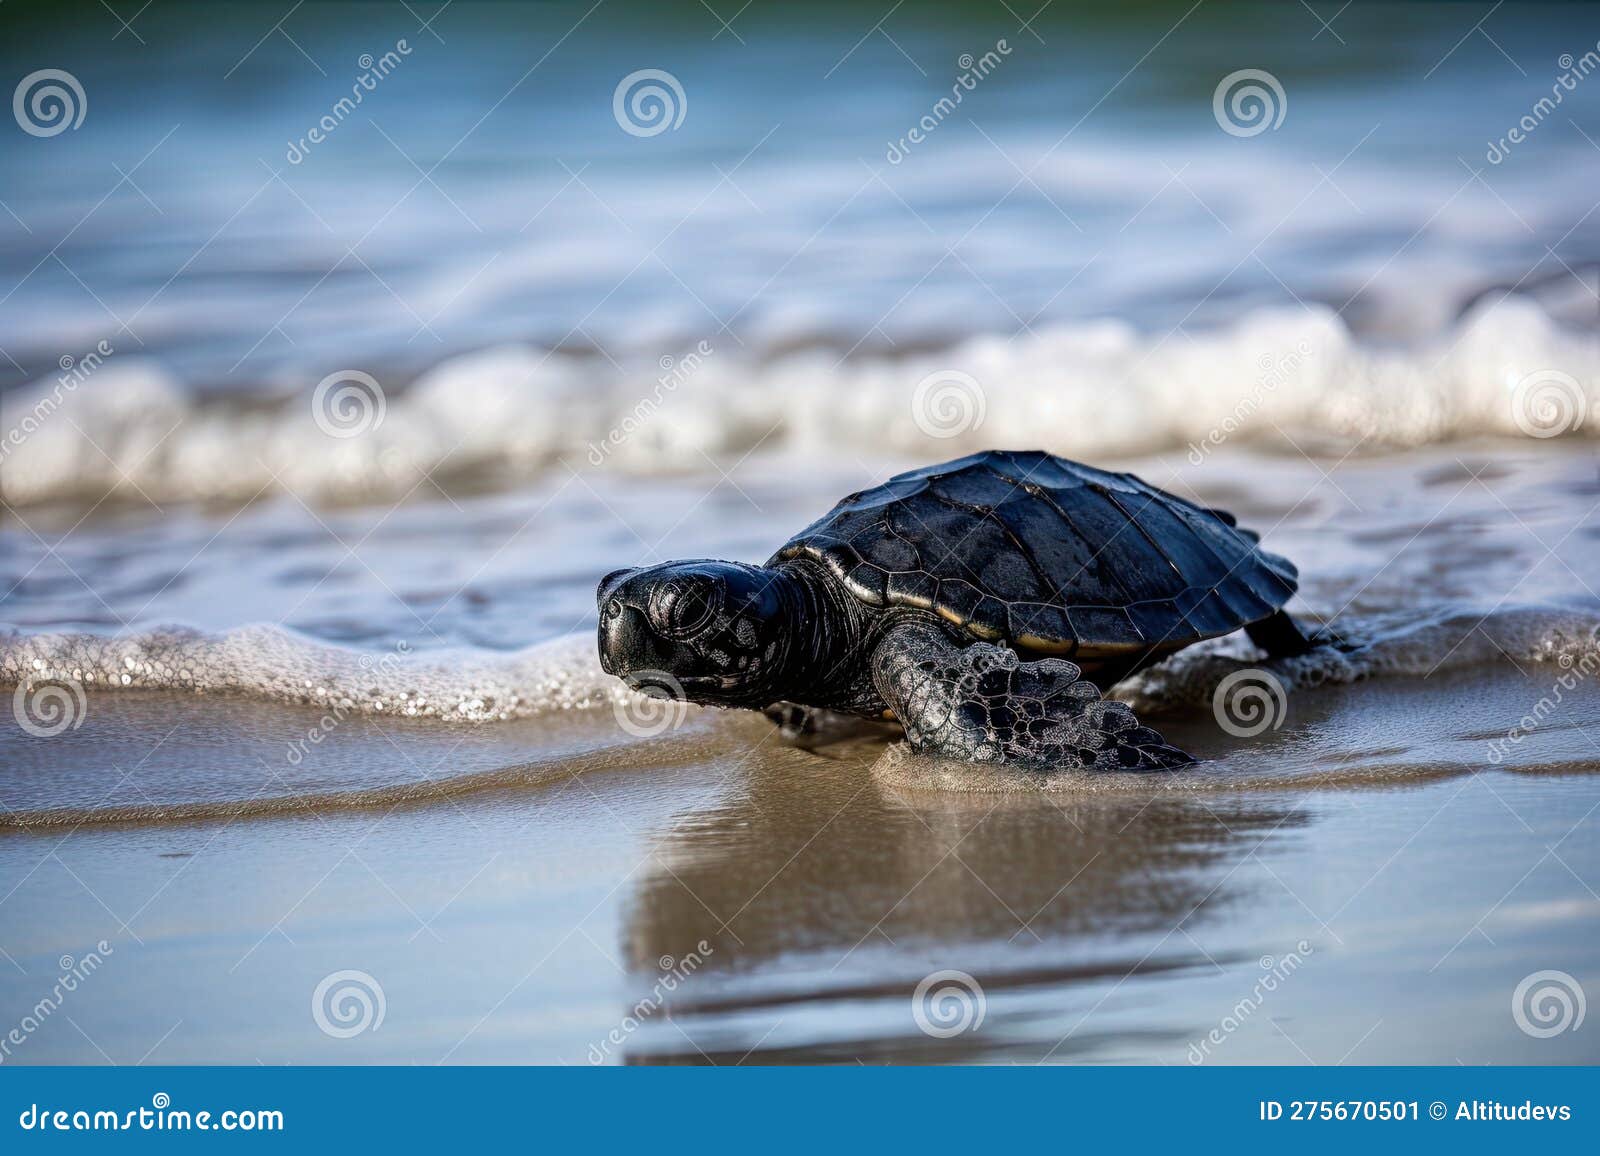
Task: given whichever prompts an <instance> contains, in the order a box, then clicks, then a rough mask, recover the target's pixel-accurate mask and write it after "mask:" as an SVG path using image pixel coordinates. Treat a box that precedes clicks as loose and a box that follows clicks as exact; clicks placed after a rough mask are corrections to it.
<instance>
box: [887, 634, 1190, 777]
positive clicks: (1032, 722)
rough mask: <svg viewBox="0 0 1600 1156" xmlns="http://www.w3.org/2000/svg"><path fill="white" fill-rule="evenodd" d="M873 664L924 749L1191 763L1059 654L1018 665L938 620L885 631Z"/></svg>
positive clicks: (1041, 764) (1035, 758)
mask: <svg viewBox="0 0 1600 1156" xmlns="http://www.w3.org/2000/svg"><path fill="white" fill-rule="evenodd" d="M872 662H873V681H874V682H875V683H876V684H877V688H878V692H879V693H880V694H882V695H883V697H884V700H885V701H886V702H888V704H889V706H890V707H891V708H892V709H893V710H894V712H895V714H896V715H897V716H898V718H899V719H900V723H901V725H902V726H904V727H905V732H906V739H907V741H908V742H910V744H911V746H912V749H914V750H916V751H918V752H921V753H924V754H929V755H937V756H941V757H943V758H950V759H962V760H964V761H967V762H977V763H1010V764H1016V765H1021V766H1030V767H1038V768H1041V769H1050V768H1056V767H1063V768H1064V767H1090V768H1093V769H1096V770H1135V771H1142V770H1158V769H1161V768H1166V767H1178V766H1184V765H1186V764H1188V763H1192V762H1194V759H1192V758H1191V757H1190V756H1188V755H1186V754H1184V753H1183V752H1182V751H1180V750H1178V749H1177V748H1176V747H1172V746H1169V745H1168V744H1167V743H1166V741H1165V740H1164V739H1162V737H1161V736H1160V735H1159V734H1157V733H1156V732H1155V731H1153V730H1151V729H1150V728H1149V727H1146V726H1142V725H1140V723H1139V720H1138V719H1137V718H1136V717H1135V716H1134V713H1133V710H1132V708H1131V707H1129V706H1128V705H1127V704H1126V703H1121V702H1114V701H1111V700H1108V699H1104V698H1102V697H1101V696H1100V690H1099V688H1098V687H1096V686H1095V685H1094V684H1093V683H1091V682H1089V681H1087V680H1086V679H1084V678H1082V677H1081V674H1080V671H1079V670H1078V668H1077V667H1076V666H1074V665H1073V664H1072V663H1070V662H1067V661H1065V660H1063V659H1059V658H1048V659H1042V660H1040V661H1037V662H1023V661H1022V660H1020V659H1019V658H1018V657H1017V656H1016V654H1015V653H1013V652H1012V651H1010V650H1008V649H1006V648H1005V647H1002V646H992V645H990V644H988V643H986V642H975V643H972V644H970V645H968V646H961V645H959V644H958V643H955V642H953V641H951V639H950V638H949V636H948V635H946V634H945V633H944V631H942V630H940V629H939V628H938V627H937V626H934V625H932V624H929V623H923V622H913V623H905V624H902V625H900V626H898V627H896V628H895V629H893V630H892V631H890V632H889V633H888V634H887V635H886V636H885V637H884V639H883V641H882V642H880V643H879V644H878V648H877V650H876V651H874V653H873V660H872Z"/></svg>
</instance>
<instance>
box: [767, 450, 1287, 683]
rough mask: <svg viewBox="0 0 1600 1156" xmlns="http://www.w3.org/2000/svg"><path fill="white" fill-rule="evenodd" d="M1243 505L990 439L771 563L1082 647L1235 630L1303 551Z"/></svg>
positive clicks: (803, 538) (868, 596) (1099, 651)
mask: <svg viewBox="0 0 1600 1156" xmlns="http://www.w3.org/2000/svg"><path fill="white" fill-rule="evenodd" d="M1258 541H1259V539H1258V537H1257V536H1256V535H1255V534H1254V533H1252V532H1250V531H1249V530H1241V529H1239V528H1238V527H1237V525H1236V524H1235V523H1234V519H1233V516H1232V515H1231V514H1227V513H1224V512H1222V511H1220V510H1209V509H1206V508H1205V507H1203V506H1197V505H1195V504H1194V503H1192V502H1187V501H1185V500H1183V499H1182V498H1179V497H1176V496H1174V495H1172V494H1169V493H1167V492H1166V491H1164V490H1158V489H1157V488H1156V487H1154V486H1152V485H1150V484H1149V483H1147V482H1144V481H1141V480H1140V479H1138V478H1136V477H1134V476H1133V475H1132V474H1115V473H1108V472H1106V471H1104V470H1097V469H1093V468H1092V467H1089V466H1085V465H1080V464H1079V463H1077V462H1072V461H1068V460H1066V459H1065V458H1058V457H1056V456H1054V455H1053V454H1047V453H1043V452H1040V451H1004V450H992V451H988V452H985V453H979V454H973V455H971V456H970V457H965V458H960V459H958V460H956V461H953V462H947V463H945V464H944V465H937V466H929V467H927V468H925V469H920V470H912V471H911V472H909V473H904V474H900V475H898V476H897V477H894V478H891V479H890V480H889V481H887V482H885V483H884V484H883V485H881V486H877V487H875V488H873V489H870V490H863V491H861V492H860V493H856V494H851V495H850V496H849V497H847V498H845V499H844V500H843V501H842V502H840V503H839V504H838V505H837V506H835V507H834V508H833V509H832V510H830V511H829V512H828V513H827V514H825V515H823V517H821V518H819V519H818V520H817V521H815V522H813V523H812V524H811V525H810V526H808V527H806V528H805V529H804V530H802V531H801V532H800V533H799V534H797V535H795V537H794V538H792V539H791V540H790V541H789V542H788V543H787V544H786V545H785V546H783V547H782V548H781V549H780V550H779V551H778V552H777V554H775V555H774V556H773V558H772V559H771V561H770V562H769V563H768V564H769V565H771V564H773V563H776V562H780V561H785V560H790V559H800V558H804V559H810V560H812V561H815V562H818V563H821V564H822V565H823V566H825V567H827V569H828V570H829V571H831V572H832V573H833V574H834V576H835V577H837V578H838V579H839V581H840V582H841V583H842V584H843V586H844V587H845V588H846V589H848V590H849V592H850V593H851V594H852V595H854V596H855V597H856V598H859V599H860V600H861V601H862V602H863V603H866V604H867V605H869V606H873V607H881V608H891V607H917V608H920V609H924V610H930V611H933V612H935V613H937V614H939V615H940V616H942V617H943V618H944V619H946V620H947V621H949V622H951V623H953V624H954V625H956V626H958V627H960V628H962V629H963V630H965V631H966V632H967V633H968V634H970V635H971V636H972V637H973V638H975V639H981V640H986V641H997V640H1005V641H1007V642H1009V643H1011V644H1012V645H1013V646H1015V647H1016V648H1018V649H1020V650H1024V651H1033V652H1037V653H1041V654H1060V655H1069V656H1080V657H1095V656H1102V657H1110V656H1113V655H1127V654H1134V653H1139V652H1157V651H1160V652H1164V651H1169V650H1175V649H1178V648H1179V647H1182V646H1187V645H1189V644H1190V643H1192V642H1198V641H1200V640H1201V639H1203V638H1212V637H1215V636H1217V635H1221V634H1228V633H1231V632H1232V631H1234V630H1238V629H1239V628H1240V627H1242V626H1246V625H1248V624H1250V623H1252V622H1256V621H1258V620H1259V619H1262V618H1265V617H1267V616H1268V615H1270V614H1272V613H1273V612H1274V611H1275V610H1277V609H1278V608H1280V607H1281V606H1282V605H1283V604H1284V603H1285V602H1287V601H1288V600H1289V598H1290V597H1291V596H1292V595H1293V594H1294V592H1295V589H1296V585H1297V577H1298V576H1297V572H1296V570H1295V567H1294V565H1293V564H1292V563H1291V562H1289V561H1287V560H1286V559H1283V558H1280V557H1278V556H1277V555H1276V554H1269V553H1267V552H1266V551H1265V550H1263V549H1261V547H1260V546H1259V545H1258Z"/></svg>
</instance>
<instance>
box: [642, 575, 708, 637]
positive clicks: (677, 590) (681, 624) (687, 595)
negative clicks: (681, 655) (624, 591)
mask: <svg viewBox="0 0 1600 1156" xmlns="http://www.w3.org/2000/svg"><path fill="white" fill-rule="evenodd" d="M721 605H722V586H721V584H720V583H717V582H712V581H707V580H706V579H703V578H700V579H693V578H669V579H668V580H667V581H665V582H663V583H662V584H661V585H660V586H659V587H657V588H656V590H655V592H654V593H652V594H651V595H650V608H649V614H650V625H652V626H654V627H655V628H656V630H657V631H658V632H659V633H660V634H662V635H663V636H665V637H667V638H674V639H678V640H680V641H681V640H683V639H686V638H691V637H693V636H694V635H695V634H697V633H699V631H700V630H702V629H703V628H704V627H705V625H706V624H707V623H708V622H710V621H711V619H712V618H713V616H715V614H716V612H717V610H718V608H719V607H721Z"/></svg>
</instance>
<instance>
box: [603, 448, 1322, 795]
mask: <svg viewBox="0 0 1600 1156" xmlns="http://www.w3.org/2000/svg"><path fill="white" fill-rule="evenodd" d="M1258 543H1259V538H1258V536H1257V535H1256V534H1254V533H1252V532H1251V531H1249V530H1243V529H1240V528H1239V527H1238V525H1237V524H1236V523H1235V521H1234V518H1233V516H1232V515H1230V514H1226V513H1224V512H1222V511H1220V510H1209V509H1206V508H1204V507H1203V506H1197V505H1195V504H1194V503H1192V502H1187V501H1185V500H1184V499H1182V498H1179V497H1175V496H1174V495H1172V494H1169V493H1166V492H1165V491H1163V490H1158V489H1157V488H1156V487H1154V486H1152V485H1150V484H1149V483H1147V482H1144V481H1141V480H1140V479H1138V478H1136V477H1134V476H1133V475H1132V474H1116V473H1108V472H1106V471H1104V470H1097V469H1094V468H1092V467H1090V466H1085V465H1080V464H1079V463H1077V462H1072V461H1068V460H1066V459H1065V458H1059V457H1055V456H1054V455H1052V454H1048V453H1043V452H1040V451H1026V452H1024V451H1001V450H995V451H988V452H985V453H978V454H973V455H971V456H970V457H964V458H960V459H958V460H956V461H953V462H947V463H945V464H944V465H937V466H929V467H927V468H925V469H920V470H912V471H911V472H909V473H904V474H900V475H899V476H897V477H894V478H891V479H890V480H889V481H887V482H885V483H884V484H883V485H881V486H876V487H874V488H872V489H870V490H863V491H862V492H860V493H857V494H851V495H850V496H849V497H847V498H845V499H844V500H843V501H842V502H840V503H839V504H838V505H837V506H835V507H834V508H833V509H832V510H831V511H829V512H828V513H827V514H825V515H823V517H821V518H820V519H818V520H817V521H816V522H813V523H812V524H811V525H810V526H808V527H806V529H804V530H802V531H801V532H800V533H799V534H797V535H796V536H795V537H794V538H792V539H790V540H789V542H788V543H787V544H785V545H784V546H783V547H782V548H781V549H780V550H779V551H778V552H777V553H776V554H774V555H773V556H772V558H771V559H769V560H768V562H767V564H766V565H765V566H748V565H744V564H741V563H737V562H716V561H706V560H693V561H685V562H668V563H665V564H663V565H659V566H650V567H646V568H643V569H637V570H618V571H615V572H613V573H611V574H608V575H607V576H606V577H605V579H604V580H603V581H602V582H601V583H600V588H599V592H598V601H599V606H600V662H601V665H602V666H603V667H604V668H605V669H606V671H607V672H609V673H611V674H615V675H620V676H621V677H622V678H623V679H625V680H626V681H627V682H628V683H629V685H631V686H633V687H634V688H636V689H641V690H645V691H647V692H653V693H670V694H672V695H673V696H675V697H680V698H686V699H688V700H689V701H692V702H698V703H707V704H713V705H717V706H734V707H749V708H755V709H761V708H772V707H773V706H774V704H777V705H778V706H779V707H780V708H782V709H783V710H785V711H787V717H788V720H789V723H790V727H791V729H794V728H795V725H796V723H797V722H799V723H801V724H802V725H803V720H804V719H805V717H806V716H807V712H815V711H837V712H844V713H846V714H851V715H858V716H863V717H867V718H892V719H896V720H898V721H899V723H900V724H901V726H902V727H904V729H905V734H906V738H907V740H908V741H909V742H910V744H911V746H912V747H913V748H914V749H916V750H918V751H921V752H925V753H928V754H934V755H939V756H943V757H946V758H955V759H965V760H970V761H975V762H1003V763H1015V764H1019V765H1024V766H1033V767H1050V766H1088V767H1096V768H1106V769H1123V768H1133V769H1153V768H1157V767H1171V766H1178V765H1181V764H1184V763H1188V762H1191V761H1192V760H1191V759H1190V757H1189V756H1188V755H1186V754H1184V753H1183V752H1182V751H1179V750H1177V749H1175V748H1174V747H1171V746H1169V745H1168V744H1167V743H1166V742H1165V741H1164V740H1163V739H1162V738H1161V736H1160V735H1159V734H1157V733H1156V732H1155V731H1153V730H1151V729H1150V728H1149V727H1146V726H1142V725H1141V724H1140V723H1139V722H1138V720H1137V719H1136V718H1135V717H1134V714H1133V711H1132V710H1131V709H1130V708H1129V707H1128V706H1127V705H1126V704H1124V703H1120V702H1113V701H1109V700H1105V699H1102V698H1101V695H1100V691H1099V690H1098V688H1097V687H1096V686H1095V685H1094V684H1093V683H1091V682H1089V681H1088V678H1087V677H1084V676H1088V677H1092V678H1095V679H1097V680H1099V681H1100V682H1102V683H1104V684H1105V685H1107V686H1109V685H1110V684H1112V683H1114V682H1116V681H1117V680H1119V679H1122V678H1125V677H1127V676H1128V675H1129V674H1132V673H1133V672H1134V671H1136V670H1139V669H1140V668H1142V667H1144V666H1147V665H1149V664H1150V663H1153V662H1158V661H1160V660H1161V659H1162V658H1165V657H1166V656H1167V655H1169V654H1172V653H1173V652H1174V651H1176V650H1179V649H1181V648H1183V647H1185V646H1189V645H1191V644H1192V643H1196V642H1199V641H1201V640H1202V639H1206V638H1214V637H1216V636H1218V635H1222V634H1228V633H1231V632H1232V631H1235V630H1238V629H1239V628H1241V627H1243V628H1244V629H1245V630H1246V631H1248V633H1249V635H1250V638H1251V639H1252V640H1253V641H1254V642H1255V643H1256V644H1257V645H1258V646H1261V647H1263V648H1265V649H1266V650H1267V651H1268V653H1269V654H1271V655H1274V656H1277V655H1285V654H1296V653H1302V652H1304V651H1305V650H1306V649H1308V648H1309V647H1310V646H1311V645H1312V644H1311V642H1310V641H1309V640H1308V639H1307V638H1306V636H1305V635H1304V634H1303V633H1302V632H1301V630H1300V628H1299V627H1298V626H1296V624H1295V623H1294V621H1293V620H1292V619H1290V618H1289V616H1288V615H1287V614H1285V613H1284V612H1283V610H1282V607H1283V604H1284V603H1285V602H1287V601H1288V599H1289V598H1290V596H1291V595H1293V594H1294V592H1295V588H1296V578H1297V575H1296V571H1295V567H1294V565H1293V564H1292V563H1290V562H1288V561H1286V560H1285V559H1283V558H1280V557H1278V556H1277V555H1276V554H1269V553H1267V552H1266V551H1265V550H1263V549H1261V547H1260V545H1259V544H1258ZM769 713H771V712H770V711H769ZM775 717H783V716H782V715H781V714H780V715H777V716H775Z"/></svg>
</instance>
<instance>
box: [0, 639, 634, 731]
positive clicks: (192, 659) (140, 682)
mask: <svg viewBox="0 0 1600 1156" xmlns="http://www.w3.org/2000/svg"><path fill="white" fill-rule="evenodd" d="M24 683H35V684H44V683H72V684H75V685H76V686H79V687H82V688H83V689H84V690H86V691H99V690H179V691H194V692H196V693H201V694H206V693H231V694H239V695H244V696H247V697H250V698H256V699H261V700H264V701H269V702H282V703H294V704H302V705H307V706H313V707H317V708H319V709H323V710H331V711H337V712H340V713H351V714H365V715H392V716H398V717H407V718H426V719H437V720H441V721H445V722H488V721H498V720H506V719H515V718H529V717H533V716H536V715H540V714H545V713H548V712H551V711H563V710H577V709H586V708H595V707H610V706H613V705H628V704H632V703H635V702H636V700H638V699H639V697H640V696H637V695H635V694H634V692H632V691H630V690H628V688H627V687H626V686H625V685H624V684H623V683H622V682H620V681H619V680H617V679H615V678H612V677H610V676H609V675H607V674H606V673H605V672H604V671H602V670H601V669H600V664H599V661H598V659H597V658H596V656H595V646H594V640H593V639H592V638H589V637H587V636H577V635H573V636H569V637H566V638H561V639H556V640H553V641H551V642H547V643H542V644H540V645H537V646H532V647H529V648H527V649H525V650H521V651H516V652H514V653H510V654H505V653H501V652H480V651H470V650H451V651H430V652H426V653H425V654H417V653H413V652H411V651H409V650H408V649H407V648H406V646H405V644H403V643H402V644H399V645H397V646H396V647H395V648H393V649H391V650H386V651H383V652H380V653H373V652H366V653H362V652H357V651H354V650H349V649H346V648H344V647H338V646H330V645H328V644H326V643H322V642H317V641H315V640H313V639H309V638H305V637H303V636H301V635H298V634H295V633H293V632H291V631H288V630H284V629H282V628H280V627H276V626H245V627H240V628H238V629H236V630H229V631H227V632H225V633H222V634H206V633H202V632H200V631H197V630H191V629H188V628H184V627H159V628H156V629H152V630H144V631H140V632H138V633H135V634H126V635H119V636H116V637H106V636H103V635H96V634H81V633H72V634H66V633H62V634H23V633H20V632H13V633H9V634H5V635H0V684H4V685H7V686H17V685H21V684H24Z"/></svg>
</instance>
